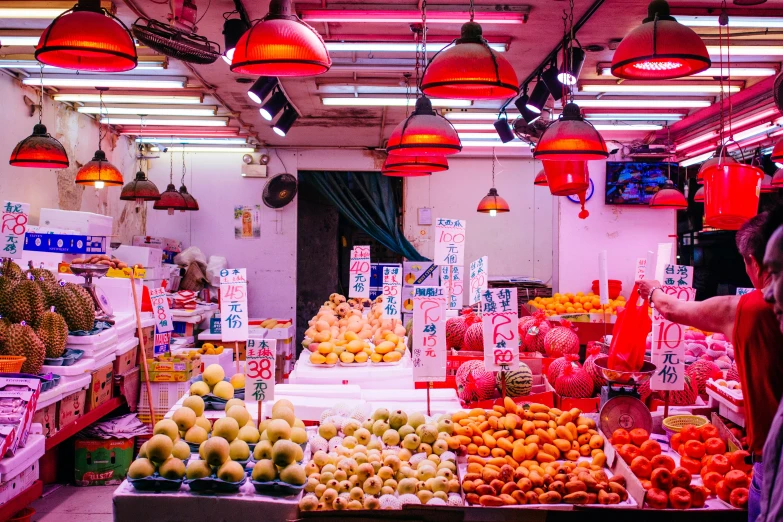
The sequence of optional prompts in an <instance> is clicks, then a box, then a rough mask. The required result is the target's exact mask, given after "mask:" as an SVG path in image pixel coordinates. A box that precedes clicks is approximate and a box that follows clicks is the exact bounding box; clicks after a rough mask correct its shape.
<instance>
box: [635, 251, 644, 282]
mask: <svg viewBox="0 0 783 522" xmlns="http://www.w3.org/2000/svg"><path fill="white" fill-rule="evenodd" d="M646 273H647V258H646V257H637V258H636V272H635V274H634V276H635V277H634V281H641V280H642V279H644V275H645V274H646Z"/></svg>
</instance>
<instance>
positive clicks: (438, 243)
mask: <svg viewBox="0 0 783 522" xmlns="http://www.w3.org/2000/svg"><path fill="white" fill-rule="evenodd" d="M465 224H466V222H465V220H464V219H448V218H438V219H437V220H436V221H435V260H434V262H435V264H436V265H464V264H465Z"/></svg>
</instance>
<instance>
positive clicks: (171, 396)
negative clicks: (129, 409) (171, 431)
mask: <svg viewBox="0 0 783 522" xmlns="http://www.w3.org/2000/svg"><path fill="white" fill-rule="evenodd" d="M150 388H151V390H152V407H153V408H154V409H155V417H156V419H157V420H160V419H162V418H163V416H164V415H166V412H168V411H169V410H170V409H171V408H172V407H173V406H174V405H175V404H176V403H177V401H179V400H180V399H181V398H182V396H183V395H185V394H186V393H187V392H188V390H189V389H190V383H189V382H151V383H150ZM149 404H150V403H149V398H148V396H147V386H146V385H143V386H141V393H140V394H139V408H138V412H139V420H140V421H141V422H143V423H145V424H150V423H151V422H152V419H151V418H150V414H149V411H150V410H149Z"/></svg>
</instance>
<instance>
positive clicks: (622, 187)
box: [606, 161, 679, 205]
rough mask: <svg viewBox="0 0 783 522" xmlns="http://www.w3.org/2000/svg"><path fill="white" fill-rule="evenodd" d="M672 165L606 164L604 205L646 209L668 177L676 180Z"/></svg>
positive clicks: (614, 162)
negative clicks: (631, 206) (643, 206)
mask: <svg viewBox="0 0 783 522" xmlns="http://www.w3.org/2000/svg"><path fill="white" fill-rule="evenodd" d="M678 172H679V171H678V166H677V164H676V163H665V162H660V163H640V162H636V161H607V162H606V204H607V205H649V204H650V200H651V199H652V197H653V196H654V195H655V193H656V192H658V189H659V188H660V187H662V186H663V184H664V183H665V182H666V180H667V179H668V178H669V175H670V174H671V178H672V181H675V182H676V181H677V179H678Z"/></svg>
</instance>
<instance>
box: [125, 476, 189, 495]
mask: <svg viewBox="0 0 783 522" xmlns="http://www.w3.org/2000/svg"><path fill="white" fill-rule="evenodd" d="M128 482H129V483H130V484H131V485H132V486H133V487H134V489H136V490H137V491H154V492H156V493H159V492H161V491H178V490H179V488H180V487H182V483H183V480H182V479H180V480H169V479H165V478H163V477H161V476H160V475H158V474H157V473H155V474H154V475H152V476H150V477H144V478H140V479H132V478H129V479H128Z"/></svg>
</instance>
